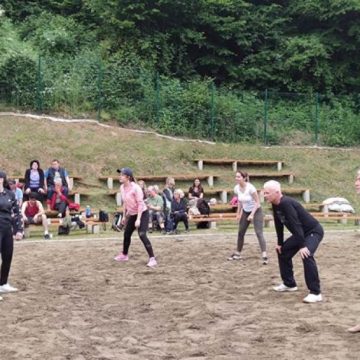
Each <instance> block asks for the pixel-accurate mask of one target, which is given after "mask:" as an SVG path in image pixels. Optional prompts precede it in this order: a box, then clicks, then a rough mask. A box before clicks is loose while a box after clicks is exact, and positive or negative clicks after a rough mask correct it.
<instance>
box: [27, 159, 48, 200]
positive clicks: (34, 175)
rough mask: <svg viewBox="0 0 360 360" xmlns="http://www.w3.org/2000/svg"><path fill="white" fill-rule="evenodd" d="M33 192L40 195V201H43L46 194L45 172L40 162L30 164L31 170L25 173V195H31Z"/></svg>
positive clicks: (35, 161)
mask: <svg viewBox="0 0 360 360" xmlns="http://www.w3.org/2000/svg"><path fill="white" fill-rule="evenodd" d="M31 192H34V193H36V194H38V200H42V197H43V195H44V194H45V192H46V191H45V184H44V171H43V170H42V169H41V168H40V163H39V161H38V160H32V161H31V162H30V168H29V169H27V170H26V171H25V187H24V193H25V194H26V195H29V194H30V193H31Z"/></svg>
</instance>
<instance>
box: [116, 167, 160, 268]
mask: <svg viewBox="0 0 360 360" xmlns="http://www.w3.org/2000/svg"><path fill="white" fill-rule="evenodd" d="M117 172H118V173H119V180H120V183H121V186H120V193H121V198H122V202H123V212H124V217H123V220H122V224H123V225H125V231H124V243H123V251H122V252H120V253H119V255H117V256H116V257H115V258H114V259H115V260H116V261H128V260H129V256H128V252H129V247H130V243H131V235H132V233H133V232H134V230H135V229H138V234H139V237H140V239H141V241H142V242H143V244H144V246H145V249H146V251H147V253H148V255H149V261H148V263H147V266H149V267H155V266H156V265H157V262H156V259H155V255H154V252H153V248H152V246H151V243H150V240H149V238H148V237H147V234H146V232H147V229H148V226H149V210H148V209H147V207H146V205H145V203H144V194H143V191H142V190H141V188H140V186H139V185H138V184H136V182H135V179H134V176H133V172H132V170H131V169H130V168H126V167H125V168H122V169H118V170H117ZM125 219H126V224H125Z"/></svg>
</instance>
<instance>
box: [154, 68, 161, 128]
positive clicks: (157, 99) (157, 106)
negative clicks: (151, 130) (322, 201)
mask: <svg viewBox="0 0 360 360" xmlns="http://www.w3.org/2000/svg"><path fill="white" fill-rule="evenodd" d="M160 110H161V103H160V77H159V72H158V71H157V72H156V74H155V118H156V125H158V124H159V122H160Z"/></svg>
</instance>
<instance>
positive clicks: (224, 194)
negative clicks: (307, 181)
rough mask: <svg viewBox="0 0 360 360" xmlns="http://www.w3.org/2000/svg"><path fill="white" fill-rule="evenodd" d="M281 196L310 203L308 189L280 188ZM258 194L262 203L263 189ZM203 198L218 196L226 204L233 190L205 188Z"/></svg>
mask: <svg viewBox="0 0 360 360" xmlns="http://www.w3.org/2000/svg"><path fill="white" fill-rule="evenodd" d="M281 190H282V192H283V194H285V195H290V196H294V195H301V196H302V198H303V200H304V202H305V203H309V202H310V189H308V188H282V189H281ZM257 191H258V193H259V198H260V202H261V203H263V202H264V193H263V189H257ZM204 194H205V196H207V197H209V196H212V195H213V196H220V199H221V202H222V203H223V204H227V203H228V195H231V194H234V189H233V188H205V189H204Z"/></svg>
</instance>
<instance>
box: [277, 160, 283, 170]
mask: <svg viewBox="0 0 360 360" xmlns="http://www.w3.org/2000/svg"><path fill="white" fill-rule="evenodd" d="M277 169H278V171H281V170H282V161H278V163H277Z"/></svg>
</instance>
